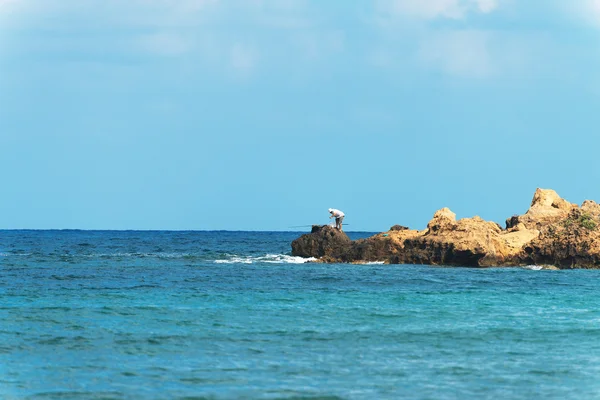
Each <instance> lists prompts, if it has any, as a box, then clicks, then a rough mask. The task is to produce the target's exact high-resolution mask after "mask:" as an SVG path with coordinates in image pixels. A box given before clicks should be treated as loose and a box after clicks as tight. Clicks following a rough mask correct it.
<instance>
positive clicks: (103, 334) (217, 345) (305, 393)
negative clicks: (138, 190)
mask: <svg viewBox="0 0 600 400" xmlns="http://www.w3.org/2000/svg"><path fill="white" fill-rule="evenodd" d="M299 235H300V233H294V232H111V231H102V232H100V231H98V232H94V231H0V398H1V399H397V398H410V399H465V398H478V399H499V398H502V399H533V398H544V399H565V398H569V399H593V398H600V379H599V377H600V271H589V270H573V271H547V270H537V268H535V267H534V266H532V267H531V268H498V269H470V268H441V267H427V266H416V265H376V264H371V265H337V264H336V265H322V264H316V263H303V261H304V260H302V259H298V258H294V257H291V256H290V255H289V252H290V242H291V241H292V240H293V239H295V238H296V237H298V236H299ZM353 236H354V237H355V238H356V237H361V236H365V234H353Z"/></svg>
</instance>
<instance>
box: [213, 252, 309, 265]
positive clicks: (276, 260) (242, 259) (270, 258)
mask: <svg viewBox="0 0 600 400" xmlns="http://www.w3.org/2000/svg"><path fill="white" fill-rule="evenodd" d="M227 257H228V258H226V259H221V260H215V263H216V264H254V263H268V264H304V263H307V262H310V261H315V260H316V258H314V257H310V258H303V257H295V256H290V255H287V254H267V255H264V256H237V255H227Z"/></svg>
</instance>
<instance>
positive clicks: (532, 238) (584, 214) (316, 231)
mask: <svg viewBox="0 0 600 400" xmlns="http://www.w3.org/2000/svg"><path fill="white" fill-rule="evenodd" d="M292 254H293V255H296V256H302V257H316V258H318V259H319V260H320V261H321V262H368V261H384V262H386V263H393V264H430V265H456V266H470V267H491V266H514V265H529V264H538V265H542V264H546V265H552V266H556V267H558V268H600V205H598V204H597V203H595V202H593V201H589V200H587V201H585V202H584V203H583V204H582V205H581V207H579V206H577V205H575V204H571V203H569V202H568V201H566V200H564V199H562V198H560V196H559V195H558V194H557V193H556V192H555V191H554V190H549V189H537V190H536V192H535V194H534V196H533V200H532V202H531V206H530V207H529V209H528V210H527V212H526V213H525V214H523V215H515V216H513V217H511V218H509V219H507V220H506V228H505V229H504V228H502V227H501V226H500V225H498V224H497V223H495V222H490V221H484V220H483V219H481V218H480V217H478V216H475V217H473V218H463V219H460V220H456V214H454V213H453V212H452V211H451V210H450V209H448V208H442V209H441V210H438V211H437V212H436V213H435V214H434V216H433V218H432V219H431V221H429V223H428V224H427V229H425V230H423V231H416V230H411V229H408V228H406V227H403V226H400V225H395V226H393V227H392V228H391V229H390V230H389V231H388V232H384V233H380V234H377V235H374V236H372V237H370V238H367V239H361V240H357V241H351V240H350V239H349V238H348V236H346V234H344V233H343V232H340V231H337V230H336V229H335V228H331V227H328V226H313V230H312V232H311V233H309V234H306V235H303V236H301V237H300V238H298V239H296V240H295V241H294V242H293V243H292Z"/></svg>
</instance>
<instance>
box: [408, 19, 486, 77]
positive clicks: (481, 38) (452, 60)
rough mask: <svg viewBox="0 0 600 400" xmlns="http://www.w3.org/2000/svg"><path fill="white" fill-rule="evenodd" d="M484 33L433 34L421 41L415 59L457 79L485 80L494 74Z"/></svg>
mask: <svg viewBox="0 0 600 400" xmlns="http://www.w3.org/2000/svg"><path fill="white" fill-rule="evenodd" d="M489 37H490V34H489V33H488V32H485V31H477V30H472V31H447V32H437V33H435V34H432V35H430V36H429V37H427V38H425V39H423V40H422V42H421V44H420V48H419V59H420V60H421V62H422V63H424V64H425V65H426V66H429V67H433V68H435V69H441V70H442V71H443V72H445V73H447V74H451V75H456V76H461V77H474V78H485V77H488V76H491V75H492V74H493V73H494V69H495V65H494V63H493V61H492V57H491V55H490V50H489Z"/></svg>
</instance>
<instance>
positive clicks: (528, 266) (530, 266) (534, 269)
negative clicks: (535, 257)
mask: <svg viewBox="0 0 600 400" xmlns="http://www.w3.org/2000/svg"><path fill="white" fill-rule="evenodd" d="M523 268H525V269H530V270H532V271H539V270H542V269H544V267H542V266H541V265H526V266H524V267H523Z"/></svg>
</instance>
